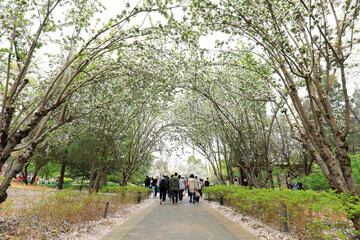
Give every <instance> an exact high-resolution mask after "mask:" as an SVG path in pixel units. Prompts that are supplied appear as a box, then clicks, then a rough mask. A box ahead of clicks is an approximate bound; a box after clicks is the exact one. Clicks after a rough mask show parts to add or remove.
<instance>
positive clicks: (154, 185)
mask: <svg viewBox="0 0 360 240" xmlns="http://www.w3.org/2000/svg"><path fill="white" fill-rule="evenodd" d="M151 187H152V189H153V196H154V198H156V194H157V179H156V178H153V179H152V182H151Z"/></svg>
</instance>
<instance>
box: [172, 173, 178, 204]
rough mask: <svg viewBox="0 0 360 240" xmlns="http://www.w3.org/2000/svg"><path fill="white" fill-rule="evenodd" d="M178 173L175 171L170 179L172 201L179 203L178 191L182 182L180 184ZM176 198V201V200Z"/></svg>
mask: <svg viewBox="0 0 360 240" xmlns="http://www.w3.org/2000/svg"><path fill="white" fill-rule="evenodd" d="M177 175H178V174H177V173H175V174H174V177H172V178H171V179H170V190H171V198H172V203H173V204H175V203H178V196H179V195H178V192H179V190H180V184H179V178H178V176H177ZM175 199H176V202H175Z"/></svg>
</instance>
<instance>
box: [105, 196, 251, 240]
mask: <svg viewBox="0 0 360 240" xmlns="http://www.w3.org/2000/svg"><path fill="white" fill-rule="evenodd" d="M101 239H102V240H118V239H126V240H145V239H148V240H154V239H176V240H181V239H184V240H205V239H206V240H222V239H226V240H232V239H234V240H235V239H240V240H256V239H258V238H257V237H256V236H254V235H252V234H251V233H249V232H248V231H246V230H245V229H243V228H242V227H240V226H238V225H237V224H236V223H234V222H232V221H231V220H229V219H228V218H226V217H224V216H223V215H221V214H220V213H218V212H216V211H215V210H213V209H212V208H210V207H208V206H206V205H205V204H202V203H201V201H200V204H199V203H196V204H191V203H189V200H188V198H187V197H185V198H184V200H183V202H182V203H178V204H175V205H174V204H172V203H170V202H169V201H168V200H167V201H166V203H165V204H163V205H160V204H159V201H156V202H154V204H152V205H150V206H149V207H148V208H146V209H145V210H144V211H142V212H141V213H139V214H138V215H136V216H134V217H133V218H131V219H129V220H128V221H127V222H125V223H123V224H122V225H120V227H118V228H117V229H115V230H113V231H112V232H110V233H109V234H107V235H106V236H104V237H103V238H101Z"/></svg>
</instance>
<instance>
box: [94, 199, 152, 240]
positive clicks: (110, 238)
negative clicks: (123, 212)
mask: <svg viewBox="0 0 360 240" xmlns="http://www.w3.org/2000/svg"><path fill="white" fill-rule="evenodd" d="M157 203H158V201H154V202H153V203H151V204H150V205H149V206H147V207H146V208H145V209H144V210H142V211H141V212H139V213H137V214H136V215H134V216H132V217H131V218H129V219H128V220H126V221H125V222H123V223H122V224H120V225H119V226H117V227H116V228H115V229H113V230H112V231H111V232H109V233H107V234H106V235H104V236H103V237H101V238H100V240H115V239H116V240H119V239H123V238H124V237H125V236H126V235H127V234H128V233H129V232H130V231H131V230H132V229H133V228H134V227H135V226H136V225H137V224H138V223H139V222H140V221H141V220H143V219H144V218H145V217H146V216H147V215H149V214H150V213H151V212H152V210H153V207H152V206H153V205H155V204H157Z"/></svg>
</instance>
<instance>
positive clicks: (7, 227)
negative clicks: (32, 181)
mask: <svg viewBox="0 0 360 240" xmlns="http://www.w3.org/2000/svg"><path fill="white" fill-rule="evenodd" d="M56 192H57V191H56V190H53V189H44V188H43V187H35V188H34V187H30V188H28V189H24V186H22V187H21V186H18V187H15V188H13V187H12V188H10V189H9V190H8V199H7V200H6V201H5V202H4V203H2V204H0V239H14V237H15V238H16V235H18V234H20V232H19V229H20V228H19V227H18V226H19V225H20V224H26V223H24V222H23V219H24V216H26V215H29V214H31V211H32V208H34V207H35V206H36V205H37V204H38V203H39V202H41V201H43V200H44V199H46V198H50V197H51V196H52V195H54V194H55V193H56ZM154 201H155V199H148V200H145V201H143V202H142V203H141V204H121V205H120V206H119V207H118V208H117V211H116V212H112V213H109V214H108V216H107V218H105V219H104V218H99V219H98V220H96V221H86V222H78V223H76V224H72V225H69V226H68V231H57V230H56V229H57V227H56V226H48V227H47V228H46V229H48V231H49V233H48V234H46V235H48V236H51V237H47V238H46V239H48V240H50V239H54V240H58V239H67V240H75V239H79V240H82V239H86V240H95V239H99V238H101V237H102V236H103V235H105V234H107V233H108V232H110V231H111V230H113V229H114V228H115V227H117V226H119V225H120V224H121V223H123V222H124V221H126V220H127V219H129V218H130V217H132V216H134V215H136V214H137V213H139V212H140V211H142V210H143V209H144V208H146V207H148V206H149V205H150V204H152V203H153V202H154ZM102 214H103V210H102V212H101V213H100V215H101V216H102ZM41 224H47V223H46V222H44V223H41ZM30 232H31V231H30ZM16 239H18V238H16ZM21 239H24V238H21ZM26 239H39V237H38V236H36V235H31V234H30V235H27V237H26Z"/></svg>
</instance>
